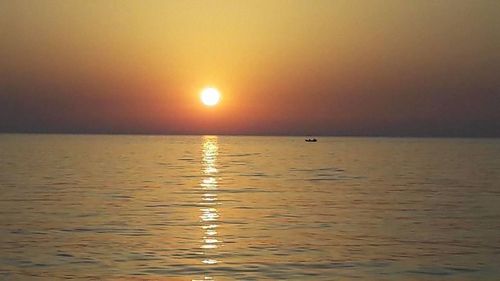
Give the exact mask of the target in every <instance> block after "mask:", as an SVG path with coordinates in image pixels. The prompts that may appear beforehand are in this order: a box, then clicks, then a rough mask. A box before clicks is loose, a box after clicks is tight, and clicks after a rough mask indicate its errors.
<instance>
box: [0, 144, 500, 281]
mask: <svg viewBox="0 0 500 281" xmlns="http://www.w3.org/2000/svg"><path fill="white" fill-rule="evenodd" d="M0 195H1V197H0V280H61V279H72V278H73V279H80V280H203V281H206V280H500V140H498V139H418V138H336V137H332V138H326V137H322V138H319V140H318V142H317V143H306V142H304V138H301V137H231V136H219V137H217V136H187V137H186V136H83V135H0Z"/></svg>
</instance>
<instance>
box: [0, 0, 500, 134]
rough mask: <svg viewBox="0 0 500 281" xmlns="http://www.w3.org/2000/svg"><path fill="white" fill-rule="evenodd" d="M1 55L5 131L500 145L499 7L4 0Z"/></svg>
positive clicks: (411, 2)
mask: <svg viewBox="0 0 500 281" xmlns="http://www.w3.org/2000/svg"><path fill="white" fill-rule="evenodd" d="M0 42H1V47H0V132H83V133H86V132H87V133H172V134H185V133H194V134H220V133H225V134H298V135H307V134H312V135H320V134H330V135H395V136H400V135H415V136H500V1H495V0H491V1H486V0H485V1H481V0H475V1H473V0H470V1H463V0H449V1H445V0H443V1H430V0H429V1H426V0H406V1H401V0H394V1H390V0H383V1H375V0H365V1H356V0H346V1H336V0H325V1H320V0H316V1H309V0H304V1H271V0H265V1H264V0H263V1H257V0H253V1H235V0H228V1H152V0H150V1H127V0H119V1H105V0H99V1H91V0H85V1H84V0H82V1H73V0H60V1H56V0H53V1H48V0H47V1H45V0H33V1H22V0H12V1H7V0H0ZM204 86H214V87H217V88H219V89H220V91H221V92H222V94H223V100H222V102H221V104H220V105H219V106H217V107H215V108H206V107H204V106H203V105H201V103H200V102H199V99H198V94H199V91H200V90H201V89H202V88H203V87H204Z"/></svg>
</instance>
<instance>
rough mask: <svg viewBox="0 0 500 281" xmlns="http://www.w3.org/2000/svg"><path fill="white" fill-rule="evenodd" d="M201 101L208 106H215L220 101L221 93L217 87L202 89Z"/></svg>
mask: <svg viewBox="0 0 500 281" xmlns="http://www.w3.org/2000/svg"><path fill="white" fill-rule="evenodd" d="M200 98H201V102H202V103H203V104H204V105H206V106H214V105H216V104H218V103H219V100H220V93H219V91H218V90H217V89H215V88H205V89H203V91H201V95H200Z"/></svg>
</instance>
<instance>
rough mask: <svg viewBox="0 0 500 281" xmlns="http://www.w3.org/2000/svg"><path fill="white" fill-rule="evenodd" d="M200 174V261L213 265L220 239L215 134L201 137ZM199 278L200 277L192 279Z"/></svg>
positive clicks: (208, 278) (215, 261)
mask: <svg viewBox="0 0 500 281" xmlns="http://www.w3.org/2000/svg"><path fill="white" fill-rule="evenodd" d="M202 153H203V159H202V174H203V176H204V177H203V179H202V180H201V183H200V187H201V190H202V191H203V194H202V197H201V202H200V206H201V208H200V211H201V214H200V219H201V220H200V221H201V228H202V229H203V237H202V245H201V246H200V248H201V249H202V251H203V259H202V261H201V262H202V263H203V264H205V265H214V264H217V263H218V262H219V261H218V260H216V259H215V258H214V256H215V255H216V252H215V251H216V249H217V248H218V247H219V244H220V242H221V241H219V239H218V235H217V228H218V226H219V224H218V221H219V212H218V210H217V205H218V204H219V202H218V200H217V189H218V185H217V177H216V175H217V172H218V170H217V155H218V144H217V136H205V137H204V138H203V147H202ZM195 280H200V279H194V280H193V281H195ZM201 280H214V279H213V278H212V277H209V276H205V277H204V278H203V279H201Z"/></svg>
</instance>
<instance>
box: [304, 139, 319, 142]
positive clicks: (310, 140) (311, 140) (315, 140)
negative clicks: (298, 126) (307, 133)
mask: <svg viewBox="0 0 500 281" xmlns="http://www.w3.org/2000/svg"><path fill="white" fill-rule="evenodd" d="M317 141H318V140H317V139H306V142H317Z"/></svg>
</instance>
